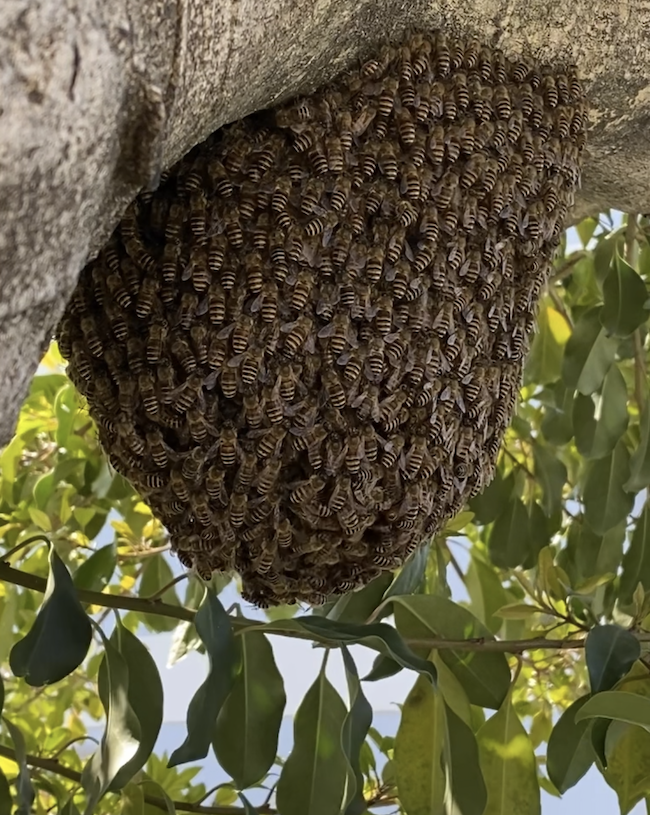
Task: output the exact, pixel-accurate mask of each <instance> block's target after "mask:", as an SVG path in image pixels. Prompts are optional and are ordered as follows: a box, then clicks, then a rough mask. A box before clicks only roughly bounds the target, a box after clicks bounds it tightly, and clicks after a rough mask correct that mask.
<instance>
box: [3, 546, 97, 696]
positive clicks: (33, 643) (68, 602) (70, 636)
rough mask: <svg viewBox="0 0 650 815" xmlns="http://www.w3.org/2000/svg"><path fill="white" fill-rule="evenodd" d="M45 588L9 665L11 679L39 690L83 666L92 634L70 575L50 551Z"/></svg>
mask: <svg viewBox="0 0 650 815" xmlns="http://www.w3.org/2000/svg"><path fill="white" fill-rule="evenodd" d="M49 563H50V572H49V574H48V578H47V587H46V589H45V595H44V597H43V604H42V605H41V607H40V609H39V611H38V614H37V615H36V619H35V620H34V624H33V625H32V627H31V629H30V630H29V632H28V633H27V634H26V635H25V636H24V637H23V638H22V639H21V640H19V641H18V642H17V643H16V644H15V645H14V647H13V648H12V649H11V654H10V656H9V664H10V666H11V670H12V671H13V672H14V675H15V676H23V677H25V682H27V684H28V685H32V686H34V687H39V686H41V685H50V684H52V683H53V682H58V681H59V680H61V679H63V678H64V677H65V676H68V674H71V673H72V672H73V671H74V670H76V669H77V668H78V667H79V665H81V663H82V662H83V660H84V658H85V656H86V654H87V653H88V648H89V647H90V640H91V638H92V630H91V627H90V621H89V619H88V617H87V615H86V612H85V611H84V610H83V608H82V606H81V603H80V602H79V600H78V598H77V594H76V592H75V588H74V584H73V582H72V578H71V577H70V572H69V571H68V570H67V569H66V567H65V565H64V563H63V561H62V560H61V558H60V557H59V556H58V555H57V553H56V552H55V550H54V547H50V554H49Z"/></svg>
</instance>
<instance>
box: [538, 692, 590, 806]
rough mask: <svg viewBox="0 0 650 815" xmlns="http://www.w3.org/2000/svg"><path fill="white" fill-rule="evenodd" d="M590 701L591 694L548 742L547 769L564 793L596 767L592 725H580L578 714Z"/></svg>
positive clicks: (579, 702) (576, 704)
mask: <svg viewBox="0 0 650 815" xmlns="http://www.w3.org/2000/svg"><path fill="white" fill-rule="evenodd" d="M590 698H591V696H590V694H587V695H586V696H581V697H580V699H576V701H575V702H574V703H573V704H572V705H571V706H570V707H568V708H567V709H566V710H565V711H564V713H563V714H562V715H561V716H560V718H559V719H558V721H557V724H556V725H555V727H554V728H553V731H552V733H551V737H550V738H549V740H548V749H547V751H546V769H547V771H548V777H549V778H550V779H551V781H552V782H553V784H554V785H555V787H556V788H557V790H558V792H560V793H564V792H566V791H567V790H568V789H570V788H571V787H573V786H575V785H576V784H577V783H578V781H580V779H581V778H582V776H583V775H584V774H585V773H586V772H587V770H588V769H589V768H590V767H591V765H592V764H593V763H594V758H595V754H594V751H593V749H592V746H591V723H590V722H588V721H576V714H577V713H579V711H580V710H581V708H582V707H583V706H584V704H585V703H586V702H588V701H589V699H590Z"/></svg>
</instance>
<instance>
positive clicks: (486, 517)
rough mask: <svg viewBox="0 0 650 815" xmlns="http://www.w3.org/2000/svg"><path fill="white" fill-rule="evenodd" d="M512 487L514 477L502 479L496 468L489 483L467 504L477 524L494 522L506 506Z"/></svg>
mask: <svg viewBox="0 0 650 815" xmlns="http://www.w3.org/2000/svg"><path fill="white" fill-rule="evenodd" d="M514 487H515V479H514V476H513V475H509V476H508V477H507V478H502V476H501V472H500V471H499V469H498V468H497V470H496V473H495V475H494V478H493V479H492V481H491V483H490V484H489V485H488V486H487V487H486V488H485V489H484V490H483V492H481V493H479V494H478V495H475V496H474V498H472V500H471V501H470V502H469V508H470V509H471V510H472V512H473V513H474V515H475V516H476V520H477V521H478V523H481V524H491V523H492V522H493V521H495V520H496V519H497V518H498V517H499V515H500V514H501V513H502V512H503V511H504V510H505V509H506V507H507V506H508V503H509V501H510V498H511V496H512V492H513V490H514Z"/></svg>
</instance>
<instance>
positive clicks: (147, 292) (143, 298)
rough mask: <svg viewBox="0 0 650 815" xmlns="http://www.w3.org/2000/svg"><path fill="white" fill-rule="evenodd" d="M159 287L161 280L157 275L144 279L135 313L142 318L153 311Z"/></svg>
mask: <svg viewBox="0 0 650 815" xmlns="http://www.w3.org/2000/svg"><path fill="white" fill-rule="evenodd" d="M159 288H160V281H159V280H158V278H157V277H146V278H145V279H144V280H143V281H142V285H141V286H140V292H139V294H138V299H137V303H136V307H135V313H136V315H137V316H138V317H139V318H140V319H142V320H143V319H144V318H145V317H148V316H149V315H150V314H151V312H152V311H153V309H154V303H155V301H156V295H157V293H158V289H159Z"/></svg>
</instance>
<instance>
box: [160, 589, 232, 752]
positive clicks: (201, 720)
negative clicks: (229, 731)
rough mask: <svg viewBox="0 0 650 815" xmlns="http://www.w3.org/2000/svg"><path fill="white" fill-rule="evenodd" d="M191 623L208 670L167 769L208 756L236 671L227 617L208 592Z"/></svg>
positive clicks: (189, 710) (215, 598)
mask: <svg viewBox="0 0 650 815" xmlns="http://www.w3.org/2000/svg"><path fill="white" fill-rule="evenodd" d="M194 622H195V625H196V630H197V631H198V632H199V636H200V637H201V641H202V642H203V644H204V645H205V649H206V651H207V654H208V659H209V662H210V667H209V670H208V676H207V678H206V680H205V682H204V683H203V684H202V685H201V687H200V688H199V689H198V690H197V691H196V693H195V694H194V696H193V697H192V700H191V702H190V705H189V708H188V710H187V738H186V739H185V741H184V742H183V744H181V746H180V747H179V748H178V749H176V750H174V752H173V753H172V755H171V758H170V759H169V765H168V766H169V767H175V766H176V765H177V764H184V763H185V762H187V761H197V760H198V759H201V758H205V756H206V755H207V754H208V750H209V749H210V743H211V741H212V737H213V735H214V728H215V724H216V721H217V716H218V715H219V711H220V710H221V707H222V705H223V703H224V702H225V701H226V698H227V696H228V694H229V693H230V690H231V688H232V685H233V681H234V678H235V671H236V668H237V657H238V655H237V648H236V646H235V639H234V635H233V632H232V624H231V622H230V617H229V616H228V615H227V614H226V611H225V609H224V607H223V606H222V605H221V602H220V601H219V598H218V597H217V596H216V595H215V594H213V593H212V592H211V591H209V592H208V593H207V595H206V598H205V601H204V602H203V605H202V606H201V608H200V609H199V610H198V611H197V612H196V617H195V618H194Z"/></svg>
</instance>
